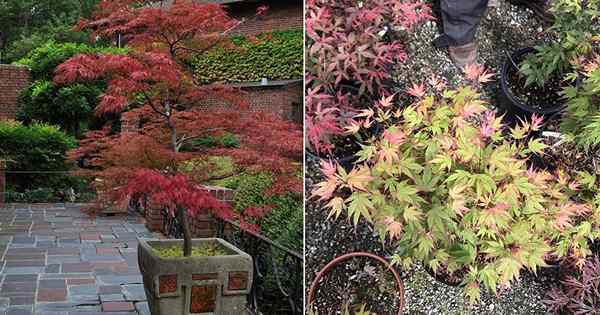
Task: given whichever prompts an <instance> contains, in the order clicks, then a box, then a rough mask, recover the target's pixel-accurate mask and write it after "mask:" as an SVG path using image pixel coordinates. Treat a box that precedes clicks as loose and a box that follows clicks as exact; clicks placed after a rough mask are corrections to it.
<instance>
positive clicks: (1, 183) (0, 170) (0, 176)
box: [0, 160, 6, 207]
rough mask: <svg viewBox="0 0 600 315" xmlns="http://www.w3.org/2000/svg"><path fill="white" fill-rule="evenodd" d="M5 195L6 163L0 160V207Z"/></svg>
mask: <svg viewBox="0 0 600 315" xmlns="http://www.w3.org/2000/svg"><path fill="white" fill-rule="evenodd" d="M5 193H6V162H5V161H3V160H0V207H1V206H3V205H4V202H5V201H6V200H5Z"/></svg>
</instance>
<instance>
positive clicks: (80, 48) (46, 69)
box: [14, 41, 127, 80]
mask: <svg viewBox="0 0 600 315" xmlns="http://www.w3.org/2000/svg"><path fill="white" fill-rule="evenodd" d="M126 52H127V50H126V49H124V48H116V47H91V46H89V45H86V44H77V43H56V42H54V41H49V42H47V43H46V44H45V45H43V46H41V47H38V48H36V49H34V50H32V51H31V52H29V54H27V56H25V57H24V58H22V59H19V60H18V61H15V62H14V64H17V65H22V66H27V67H28V68H29V69H30V70H31V77H32V79H33V80H38V79H46V80H52V77H53V76H54V69H55V68H56V67H57V66H58V65H60V64H61V63H63V62H64V61H66V60H67V59H69V58H71V57H73V56H75V55H77V54H94V53H113V54H124V53H126Z"/></svg>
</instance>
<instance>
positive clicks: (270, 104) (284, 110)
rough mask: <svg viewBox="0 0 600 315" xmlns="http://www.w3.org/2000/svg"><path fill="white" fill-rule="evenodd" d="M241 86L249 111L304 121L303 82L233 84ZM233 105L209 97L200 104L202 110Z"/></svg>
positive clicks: (298, 121)
mask: <svg viewBox="0 0 600 315" xmlns="http://www.w3.org/2000/svg"><path fill="white" fill-rule="evenodd" d="M232 86H239V87H240V89H241V90H242V92H243V93H244V99H246V101H247V102H248V103H249V106H248V111H250V112H266V113H274V114H277V115H279V116H280V117H282V118H285V119H289V120H293V121H295V122H297V123H302V104H303V103H304V101H303V95H304V94H303V93H302V82H296V83H291V84H283V85H267V86H260V85H254V84H253V83H240V84H232ZM230 106H231V105H230V104H229V103H227V102H225V101H223V100H220V99H216V98H215V99H209V100H207V101H206V102H203V103H202V104H200V105H198V106H197V107H196V108H197V109H200V110H212V109H224V108H229V107H230Z"/></svg>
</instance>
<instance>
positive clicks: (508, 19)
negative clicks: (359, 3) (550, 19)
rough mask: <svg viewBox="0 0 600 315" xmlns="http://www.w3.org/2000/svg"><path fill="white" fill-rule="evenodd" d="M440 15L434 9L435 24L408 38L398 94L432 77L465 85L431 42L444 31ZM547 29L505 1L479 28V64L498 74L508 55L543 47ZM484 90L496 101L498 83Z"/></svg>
mask: <svg viewBox="0 0 600 315" xmlns="http://www.w3.org/2000/svg"><path fill="white" fill-rule="evenodd" d="M436 2H437V1H436ZM438 12H439V9H438V8H436V7H435V6H434V13H436V14H435V17H436V20H434V21H429V22H427V23H425V24H424V25H421V26H420V27H418V28H417V29H415V31H414V32H412V33H410V34H409V35H408V38H407V39H406V44H405V50H406V52H407V54H408V56H409V57H408V59H407V60H406V62H405V63H403V64H399V65H397V66H396V69H395V73H394V81H395V83H394V85H395V88H396V90H397V91H404V90H406V88H407V87H409V86H411V85H412V84H413V83H417V84H418V83H422V82H426V81H427V80H428V79H429V78H430V77H431V76H432V75H436V76H438V77H441V78H443V79H445V80H446V82H447V83H448V85H449V86H457V85H460V84H461V83H462V74H461V73H460V71H459V70H458V69H457V68H456V67H455V66H454V65H453V64H452V61H451V60H450V57H449V56H448V53H447V51H446V50H440V49H437V48H435V47H434V46H433V43H432V41H433V40H434V39H435V38H436V37H437V36H439V35H440V30H441V18H440V17H439V14H438ZM544 29H545V27H544V26H543V25H542V24H541V22H540V21H538V20H537V19H536V18H535V16H534V14H533V12H532V11H530V10H529V9H526V8H524V7H521V6H515V5H512V4H510V3H509V2H508V1H505V0H500V1H498V6H497V7H490V8H488V11H487V14H486V15H485V17H484V18H483V19H482V21H481V24H480V26H479V30H478V33H477V43H478V45H479V49H478V63H479V64H482V65H484V66H485V68H486V70H487V71H489V72H491V73H497V72H498V69H500V68H501V66H502V63H503V62H504V59H505V58H506V56H507V54H510V53H512V52H514V51H516V50H518V49H520V48H525V47H529V46H534V45H536V44H539V43H541V42H542V40H543V38H546V37H547V36H546V35H545V34H544ZM496 79H497V77H496ZM484 89H485V94H486V96H487V97H488V98H490V99H491V100H493V98H495V95H496V91H497V89H498V82H497V81H494V82H492V83H490V84H487V85H486V86H485V87H484ZM492 103H493V102H492Z"/></svg>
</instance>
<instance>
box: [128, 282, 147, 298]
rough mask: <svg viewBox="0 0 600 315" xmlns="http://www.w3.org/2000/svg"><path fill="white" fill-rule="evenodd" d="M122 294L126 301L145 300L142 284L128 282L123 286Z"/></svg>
mask: <svg viewBox="0 0 600 315" xmlns="http://www.w3.org/2000/svg"><path fill="white" fill-rule="evenodd" d="M123 294H124V295H125V299H126V300H127V301H145V300H146V292H145V291H144V285H142V284H128V285H124V286H123Z"/></svg>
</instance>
